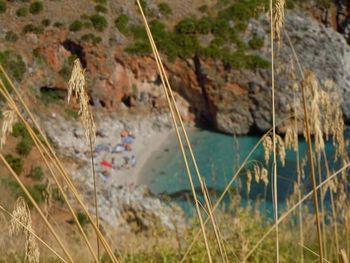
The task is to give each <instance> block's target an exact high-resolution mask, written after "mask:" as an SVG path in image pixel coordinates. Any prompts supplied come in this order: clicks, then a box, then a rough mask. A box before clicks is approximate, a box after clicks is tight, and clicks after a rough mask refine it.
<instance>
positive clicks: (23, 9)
mask: <svg viewBox="0 0 350 263" xmlns="http://www.w3.org/2000/svg"><path fill="white" fill-rule="evenodd" d="M16 15H17V16H21V17H23V16H26V15H28V9H27V8H26V7H20V8H18V9H17V10H16Z"/></svg>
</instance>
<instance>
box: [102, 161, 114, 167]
mask: <svg viewBox="0 0 350 263" xmlns="http://www.w3.org/2000/svg"><path fill="white" fill-rule="evenodd" d="M101 165H102V166H105V167H108V168H113V165H112V164H111V163H109V162H107V161H102V162H101Z"/></svg>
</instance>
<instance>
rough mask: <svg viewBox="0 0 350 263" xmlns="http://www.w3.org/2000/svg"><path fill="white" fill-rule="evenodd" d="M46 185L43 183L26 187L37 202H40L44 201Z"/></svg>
mask: <svg viewBox="0 0 350 263" xmlns="http://www.w3.org/2000/svg"><path fill="white" fill-rule="evenodd" d="M46 188H47V185H45V184H35V185H34V186H32V187H28V190H29V192H30V194H31V195H32V197H33V199H34V200H35V201H36V202H37V203H39V204H40V203H42V202H44V201H45V198H44V197H45V194H44V193H45V192H46Z"/></svg>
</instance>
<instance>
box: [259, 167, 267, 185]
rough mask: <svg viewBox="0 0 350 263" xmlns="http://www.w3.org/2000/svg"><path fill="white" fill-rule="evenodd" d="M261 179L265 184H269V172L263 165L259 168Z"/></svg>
mask: <svg viewBox="0 0 350 263" xmlns="http://www.w3.org/2000/svg"><path fill="white" fill-rule="evenodd" d="M260 179H261V181H263V183H264V184H265V186H267V185H268V184H269V173H268V171H267V169H266V168H265V167H263V168H262V169H261V178H260Z"/></svg>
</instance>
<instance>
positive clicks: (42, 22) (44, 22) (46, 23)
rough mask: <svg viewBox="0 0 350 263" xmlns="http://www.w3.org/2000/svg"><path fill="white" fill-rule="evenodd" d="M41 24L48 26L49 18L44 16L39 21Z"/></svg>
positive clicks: (49, 23)
mask: <svg viewBox="0 0 350 263" xmlns="http://www.w3.org/2000/svg"><path fill="white" fill-rule="evenodd" d="M41 24H42V25H43V26H46V27H48V26H50V25H51V20H50V19H48V18H45V19H43V20H42V21H41Z"/></svg>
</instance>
